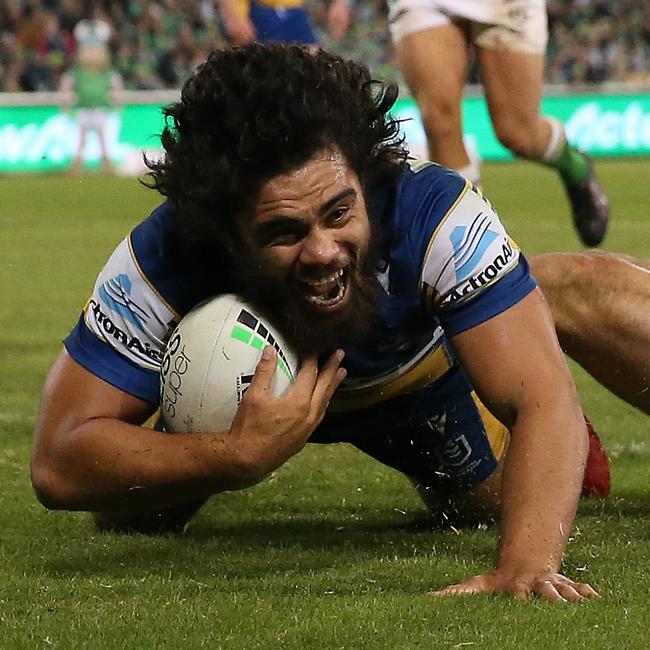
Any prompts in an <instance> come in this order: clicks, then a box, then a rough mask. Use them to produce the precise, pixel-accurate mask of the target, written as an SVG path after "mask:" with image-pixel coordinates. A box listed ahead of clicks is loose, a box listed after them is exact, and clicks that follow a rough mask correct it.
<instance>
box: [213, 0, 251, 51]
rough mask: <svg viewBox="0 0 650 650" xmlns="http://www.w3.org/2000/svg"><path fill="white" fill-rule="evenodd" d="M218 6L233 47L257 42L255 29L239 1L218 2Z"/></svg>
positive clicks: (223, 0) (222, 0) (219, 0)
mask: <svg viewBox="0 0 650 650" xmlns="http://www.w3.org/2000/svg"><path fill="white" fill-rule="evenodd" d="M217 6H218V7H219V13H220V14H221V18H222V20H223V22H224V24H225V26H226V29H227V30H228V34H229V35H230V38H231V39H232V42H233V45H245V44H246V43H250V42H251V41H254V40H255V38H256V37H257V34H256V33H255V27H254V26H253V23H252V21H251V19H250V18H249V16H248V15H247V14H245V13H243V12H242V10H241V7H240V5H239V3H238V2H237V0H217Z"/></svg>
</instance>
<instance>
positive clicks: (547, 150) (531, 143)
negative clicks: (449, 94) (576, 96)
mask: <svg viewBox="0 0 650 650" xmlns="http://www.w3.org/2000/svg"><path fill="white" fill-rule="evenodd" d="M477 51H478V56H479V60H480V63H481V71H482V73H483V83H484V86H485V93H486V98H487V102H488V107H489V110H490V117H491V120H492V124H493V126H494V131H495V133H496V136H497V138H498V139H499V141H500V142H501V144H503V145H504V146H505V147H506V148H507V149H509V150H510V151H512V152H513V153H514V154H515V155H517V156H520V157H522V158H527V159H529V160H534V161H536V162H539V163H542V164H544V165H547V166H549V167H552V168H554V169H555V170H556V171H557V172H558V173H559V175H560V178H561V179H562V182H563V184H564V186H565V189H566V192H567V195H568V197H569V200H570V202H571V208H572V213H573V221H574V224H575V226H576V229H577V230H578V233H579V235H580V237H581V238H582V240H583V241H584V243H585V244H587V245H589V246H596V245H598V244H599V243H600V242H601V241H602V239H603V237H604V236H605V231H606V229H607V223H608V220H609V203H608V201H607V197H606V196H605V194H604V192H603V190H602V188H601V187H600V185H599V184H598V182H597V181H596V178H595V176H594V172H593V169H592V166H591V162H590V160H589V158H588V157H587V156H585V154H583V153H582V152H581V151H578V149H576V148H575V147H574V146H572V145H571V144H569V143H568V142H567V140H566V136H565V133H564V125H563V124H562V123H561V122H560V121H559V120H557V119H555V118H547V117H543V116H542V115H540V101H541V94H542V81H543V73H544V57H543V55H542V54H530V53H525V52H516V51H505V50H495V49H488V48H485V47H479V48H478V50H477Z"/></svg>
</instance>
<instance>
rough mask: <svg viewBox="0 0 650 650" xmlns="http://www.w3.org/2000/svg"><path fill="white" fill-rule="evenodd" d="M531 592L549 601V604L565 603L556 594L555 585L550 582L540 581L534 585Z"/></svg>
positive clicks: (564, 600)
mask: <svg viewBox="0 0 650 650" xmlns="http://www.w3.org/2000/svg"><path fill="white" fill-rule="evenodd" d="M533 591H534V593H536V594H537V595H538V596H541V597H542V598H544V599H545V600H550V601H551V602H556V603H561V602H566V599H565V598H564V597H563V596H562V594H560V593H559V592H558V590H557V589H556V585H554V584H553V582H552V581H551V580H542V581H540V582H538V583H536V584H535V585H534V587H533Z"/></svg>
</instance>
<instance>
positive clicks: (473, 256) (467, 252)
mask: <svg viewBox="0 0 650 650" xmlns="http://www.w3.org/2000/svg"><path fill="white" fill-rule="evenodd" d="M489 226H490V218H489V217H488V216H486V215H485V214H484V213H483V212H480V213H479V214H478V215H477V216H476V218H475V219H474V221H472V223H471V224H470V225H469V227H467V226H456V227H455V228H454V229H453V230H452V232H451V235H450V236H449V239H450V240H451V244H452V246H453V247H454V268H455V269H456V280H462V279H464V278H466V277H467V276H468V275H470V273H471V272H472V271H473V270H474V268H475V267H476V265H477V264H478V263H479V262H480V261H481V258H482V257H483V255H484V254H485V251H486V250H487V249H488V248H489V247H490V244H491V243H492V242H493V241H494V240H495V239H496V238H497V237H498V236H499V235H498V233H496V232H494V231H493V230H490V229H489Z"/></svg>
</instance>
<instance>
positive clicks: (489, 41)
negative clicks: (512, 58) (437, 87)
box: [388, 0, 548, 55]
mask: <svg viewBox="0 0 650 650" xmlns="http://www.w3.org/2000/svg"><path fill="white" fill-rule="evenodd" d="M389 7H390V8H389V13H388V22H389V28H390V33H391V36H392V38H393V42H395V43H397V42H399V41H400V40H402V39H403V38H404V37H405V36H408V35H409V34H414V33H415V32H420V31H423V30H425V29H431V28H434V27H442V26H443V25H449V24H457V25H459V26H461V27H462V28H463V29H464V30H466V31H467V34H468V38H469V40H470V42H472V43H473V44H474V45H477V46H478V47H482V48H485V49H489V50H505V51H508V52H521V53H526V54H542V55H543V54H544V53H545V52H546V43H547V41H548V19H547V15H546V1H545V0H395V1H394V2H390V3H389Z"/></svg>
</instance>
